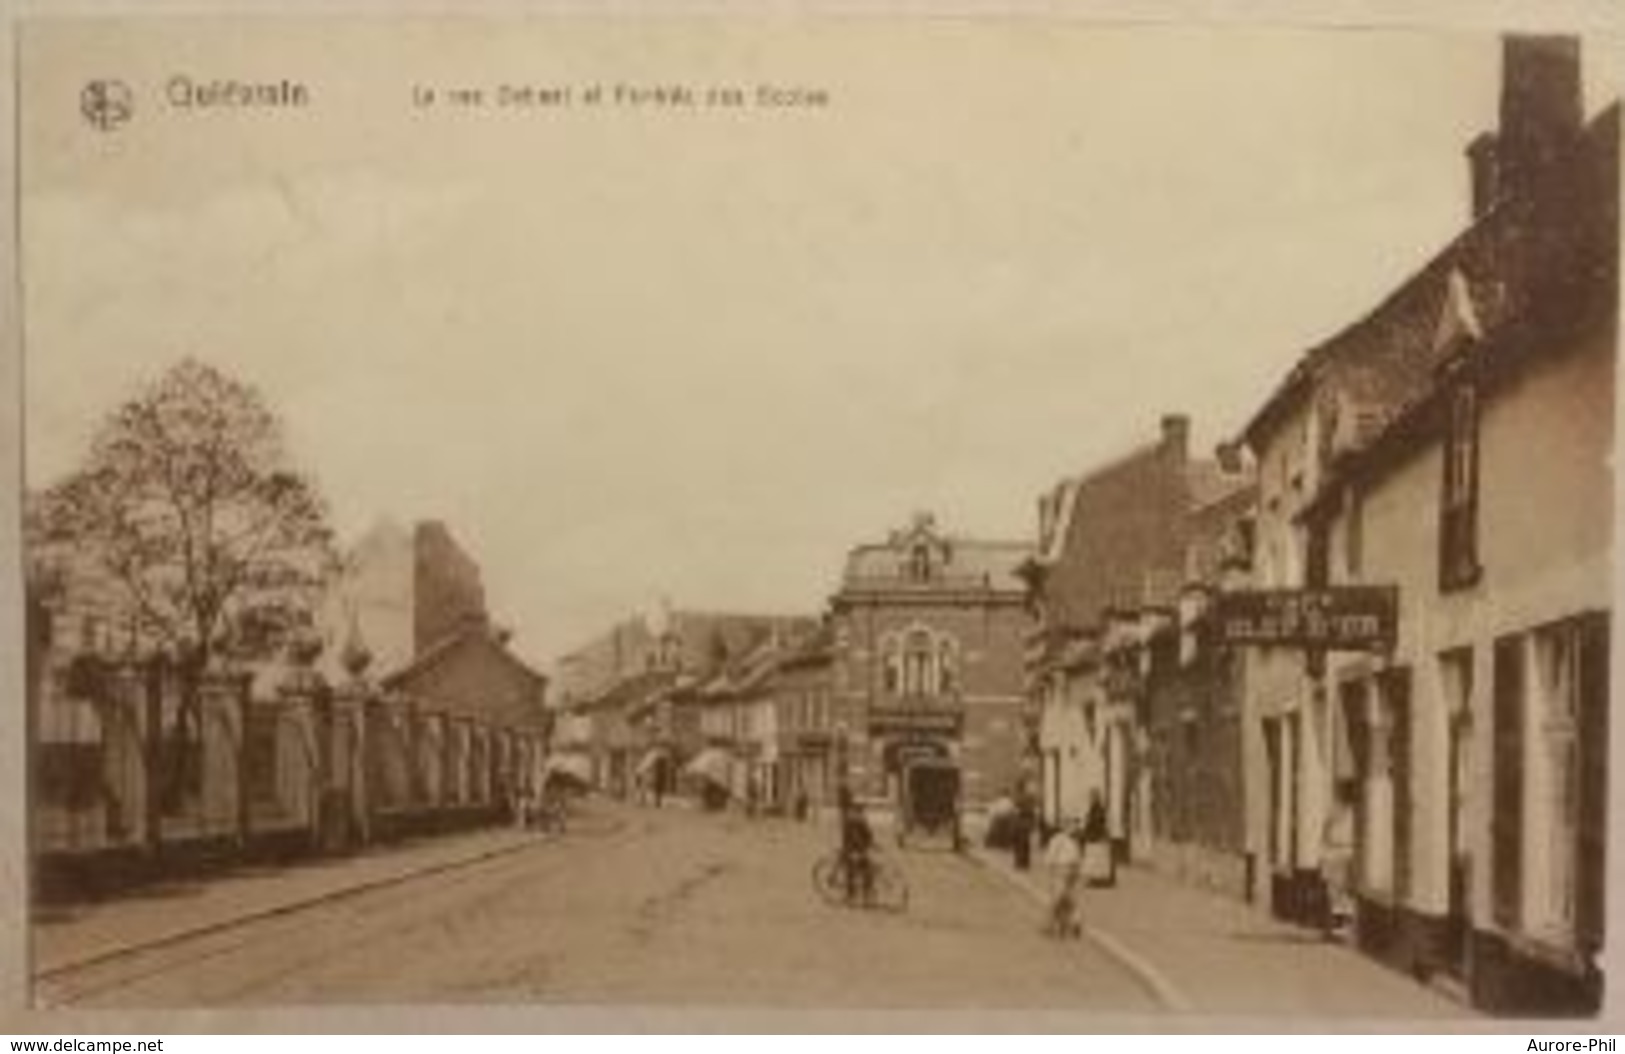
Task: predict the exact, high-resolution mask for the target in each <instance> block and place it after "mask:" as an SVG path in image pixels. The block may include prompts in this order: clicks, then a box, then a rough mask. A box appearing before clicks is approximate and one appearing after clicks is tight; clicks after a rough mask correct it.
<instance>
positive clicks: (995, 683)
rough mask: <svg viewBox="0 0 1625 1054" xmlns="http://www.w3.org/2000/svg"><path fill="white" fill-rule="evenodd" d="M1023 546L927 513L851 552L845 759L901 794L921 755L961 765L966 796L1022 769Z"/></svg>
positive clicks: (834, 606)
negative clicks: (967, 535)
mask: <svg viewBox="0 0 1625 1054" xmlns="http://www.w3.org/2000/svg"><path fill="white" fill-rule="evenodd" d="M1031 553H1032V549H1031V547H1030V546H1029V545H1027V544H1025V543H1021V542H998V541H980V540H972V539H963V538H956V537H953V536H950V535H946V534H944V533H942V532H940V531H939V530H938V529H937V527H936V523H935V521H934V520H933V519H932V517H930V516H928V515H921V516H918V517H916V518H915V519H914V521H913V523H912V524H910V525H909V526H908V527H907V528H905V529H903V530H899V531H895V532H893V533H892V534H891V536H890V537H889V538H888V539H887V540H886V541H884V542H881V543H878V544H871V545H860V546H858V547H857V548H855V549H853V550H852V551H851V552H850V553H849V554H848V556H847V561H846V568H845V573H844V575H843V577H842V580H841V585H840V589H839V590H838V591H837V592H836V594H835V595H834V597H833V598H832V599H831V615H832V620H833V621H832V626H833V631H834V635H835V639H834V648H833V665H834V670H833V673H834V694H833V700H834V703H833V705H834V707H835V709H836V710H837V711H839V712H840V714H841V718H840V720H839V722H838V727H837V728H836V729H835V733H834V734H835V744H834V745H835V749H836V751H837V753H838V755H839V758H838V766H839V768H841V769H842V770H844V771H842V772H840V773H838V778H839V777H840V776H844V778H846V779H847V780H848V781H849V782H850V785H851V786H852V788H853V790H854V791H855V792H856V793H857V794H858V795H860V796H865V797H870V798H874V799H883V800H886V801H891V802H895V801H896V798H897V794H898V790H899V779H900V776H901V773H902V769H903V766H904V765H905V763H906V762H907V760H908V759H909V758H910V757H911V756H929V757H937V758H945V759H948V760H951V761H953V762H956V763H957V765H958V768H959V770H960V774H961V786H962V789H963V791H962V793H963V797H964V800H965V801H966V803H967V804H970V805H972V806H975V805H977V804H981V803H985V802H987V801H990V800H991V799H992V798H994V797H996V796H998V795H999V794H1002V793H1005V792H1007V791H1008V789H1009V788H1010V786H1011V785H1012V783H1014V782H1015V780H1016V779H1017V778H1018V776H1019V775H1020V772H1021V764H1022V756H1023V753H1024V736H1023V731H1022V723H1021V701H1022V692H1021V684H1022V675H1021V646H1022V635H1023V632H1024V630H1025V624H1026V615H1025V610H1024V605H1025V591H1024V589H1023V586H1022V583H1021V580H1020V578H1019V577H1018V576H1017V569H1018V568H1019V567H1020V566H1021V564H1022V563H1023V561H1025V560H1026V559H1027V558H1028V557H1029V556H1030V555H1031Z"/></svg>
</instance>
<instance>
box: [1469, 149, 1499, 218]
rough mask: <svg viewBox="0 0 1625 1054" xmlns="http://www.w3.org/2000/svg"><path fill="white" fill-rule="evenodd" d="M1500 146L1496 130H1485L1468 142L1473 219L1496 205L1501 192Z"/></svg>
mask: <svg viewBox="0 0 1625 1054" xmlns="http://www.w3.org/2000/svg"><path fill="white" fill-rule="evenodd" d="M1499 152H1500V150H1499V146H1498V143H1497V140H1496V138H1495V133H1494V132H1485V133H1483V134H1482V135H1479V136H1477V137H1475V138H1474V139H1473V141H1472V142H1471V143H1468V144H1467V171H1468V174H1469V177H1470V179H1471V182H1472V188H1471V189H1472V195H1473V217H1472V218H1473V219H1475V220H1476V219H1478V218H1479V217H1480V216H1482V215H1484V214H1485V213H1486V212H1488V211H1490V209H1491V208H1493V207H1494V206H1495V202H1496V199H1497V198H1498V197H1499V196H1500V193H1501V179H1500V176H1501V173H1500V171H1499V169H1498V168H1497V155H1498V154H1499Z"/></svg>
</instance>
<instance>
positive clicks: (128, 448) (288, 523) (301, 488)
mask: <svg viewBox="0 0 1625 1054" xmlns="http://www.w3.org/2000/svg"><path fill="white" fill-rule="evenodd" d="M44 519H45V521H46V530H47V531H48V532H49V534H50V535H51V536H52V537H53V538H54V539H56V540H58V541H62V542H66V543H67V544H69V545H71V546H72V547H74V548H75V549H78V550H80V551H82V552H85V553H88V554H93V556H94V558H95V559H96V560H97V561H98V562H99V563H100V564H101V565H102V566H103V567H104V568H105V569H106V571H107V572H108V574H109V575H110V576H111V578H112V579H113V580H114V581H115V582H117V583H118V585H119V587H121V589H122V592H123V593H124V594H125V595H126V597H127V599H128V601H129V604H130V606H131V607H132V608H133V610H134V612H135V617H136V620H137V623H138V625H139V626H140V627H141V629H142V631H143V632H144V633H145V634H148V635H150V636H151V637H152V638H153V639H155V640H157V641H160V642H162V644H163V645H164V646H165V647H166V648H167V649H168V650H169V651H170V652H171V653H172V654H174V655H175V656H176V658H177V659H178V660H179V663H180V670H181V673H182V698H183V704H182V712H183V714H184V717H183V718H182V719H181V720H180V721H178V722H177V728H176V731H177V734H178V735H186V734H187V733H188V729H190V730H192V731H195V730H196V728H197V721H196V717H197V714H196V708H197V702H198V698H197V686H198V685H197V682H198V679H199V678H200V676H201V675H202V673H203V672H204V671H205V670H206V669H207V668H208V667H209V665H210V662H211V660H212V659H213V658H214V657H215V656H217V655H219V654H221V652H222V651H223V650H227V651H231V652H234V653H239V654H246V655H253V654H256V653H257V654H265V653H267V652H269V651H270V650H271V649H272V648H273V647H274V646H275V644H276V642H277V641H278V639H279V638H280V637H281V635H282V634H283V633H284V632H286V631H287V630H288V629H289V628H291V627H292V625H294V624H295V623H298V622H299V621H301V620H303V619H304V618H308V612H309V609H310V602H311V600H312V599H313V597H314V591H315V590H316V589H317V588H319V586H320V583H321V580H322V577H323V576H324V575H325V573H326V571H327V569H328V567H329V566H330V563H331V553H332V535H331V532H330V530H329V528H328V526H327V518H326V510H325V507H324V504H323V502H322V500H321V498H320V496H319V494H318V493H317V491H316V489H315V487H314V486H313V485H312V484H311V483H310V481H309V480H307V479H306V478H305V477H304V476H302V475H300V474H299V473H298V472H297V471H295V470H294V468H293V467H292V465H291V463H290V460H289V458H288V455H287V451H286V449H285V446H284V443H283V437H282V429H281V425H280V423H279V422H278V420H277V418H276V416H275V415H274V414H273V413H272V412H271V411H270V409H269V408H268V407H267V406H266V404H265V401H264V399H263V398H262V397H261V396H260V394H259V392H258V391H256V390H255V389H254V388H252V387H250V386H248V385H246V384H244V383H242V382H240V381H237V380H234V379H232V378H231V377H228V376H226V375H225V374H223V373H221V372H220V371H218V370H216V369H214V368H212V367H210V366H207V365H204V364H203V363H200V362H197V361H195V360H192V359H187V360H184V361H182V362H181V363H179V364H178V365H176V366H174V367H173V368H171V369H170V370H169V371H168V372H167V373H165V374H164V375H163V376H162V377H161V378H159V379H158V380H157V382H156V383H154V384H152V385H151V386H150V387H149V388H148V389H147V390H146V391H144V392H143V393H141V394H140V395H139V396H138V397H136V398H134V399H131V400H130V401H129V402H126V403H125V404H124V405H122V406H120V407H119V408H118V409H117V410H115V411H114V412H113V413H112V414H111V415H110V416H109V418H108V419H107V420H106V421H105V422H104V423H103V425H102V427H101V429H100V431H99V432H98V434H97V435H96V437H95V440H94V443H93V445H92V448H91V452H90V455H89V457H88V458H87V460H86V462H85V464H84V465H83V466H82V467H81V468H80V469H79V471H77V472H76V473H74V474H73V475H72V476H70V477H69V478H67V479H66V480H64V481H63V482H62V483H60V484H59V485H57V486H56V487H54V488H52V490H51V491H49V492H48V493H47V494H46V495H45V513H44Z"/></svg>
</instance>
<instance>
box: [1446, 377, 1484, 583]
mask: <svg viewBox="0 0 1625 1054" xmlns="http://www.w3.org/2000/svg"><path fill="white" fill-rule="evenodd" d="M1448 414H1449V416H1448V418H1447V428H1446V432H1445V443H1444V481H1443V486H1442V487H1441V488H1440V491H1439V493H1440V499H1441V500H1440V510H1439V589H1440V591H1442V592H1450V591H1451V590H1456V589H1465V588H1467V587H1469V586H1471V585H1473V584H1474V583H1476V582H1477V581H1478V579H1479V576H1480V574H1481V572H1482V568H1481V567H1480V566H1479V562H1478V395H1477V391H1476V390H1475V388H1474V387H1473V385H1472V384H1471V383H1468V382H1461V383H1458V385H1457V386H1456V388H1455V389H1454V390H1453V391H1452V392H1451V393H1450V400H1449V410H1448Z"/></svg>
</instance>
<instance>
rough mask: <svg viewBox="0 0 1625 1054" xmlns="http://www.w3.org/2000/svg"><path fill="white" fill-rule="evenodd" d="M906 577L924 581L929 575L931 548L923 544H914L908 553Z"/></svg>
mask: <svg viewBox="0 0 1625 1054" xmlns="http://www.w3.org/2000/svg"><path fill="white" fill-rule="evenodd" d="M908 577H909V578H911V579H913V580H914V581H916V582H924V581H926V580H927V579H929V578H930V577H931V549H930V548H929V547H928V546H925V545H916V546H914V548H912V549H910V550H909V554H908Z"/></svg>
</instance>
